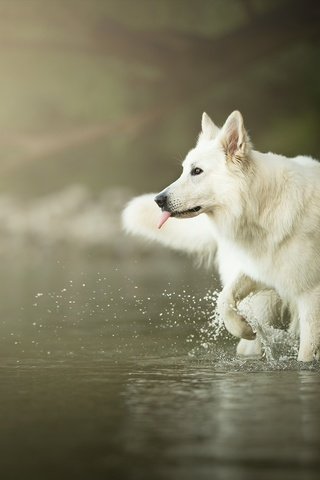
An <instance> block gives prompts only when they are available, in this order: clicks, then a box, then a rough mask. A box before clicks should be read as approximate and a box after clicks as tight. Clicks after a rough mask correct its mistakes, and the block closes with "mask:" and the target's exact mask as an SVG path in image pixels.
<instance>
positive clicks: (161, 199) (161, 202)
mask: <svg viewBox="0 0 320 480" xmlns="http://www.w3.org/2000/svg"><path fill="white" fill-rule="evenodd" d="M167 200H168V197H167V195H165V194H163V193H159V195H157V196H156V197H155V199H154V201H155V202H156V204H157V205H158V206H159V207H160V208H162V209H164V210H165V208H166V206H167Z"/></svg>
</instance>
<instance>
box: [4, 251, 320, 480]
mask: <svg viewBox="0 0 320 480" xmlns="http://www.w3.org/2000/svg"><path fill="white" fill-rule="evenodd" d="M161 255H162V253H160V254H159V256H158V255H153V259H152V260H151V258H148V257H145V258H143V259H141V260H140V262H138V263H137V262H136V261H129V259H128V258H124V259H122V260H120V259H119V261H118V264H117V266H115V262H114V261H113V262H111V261H110V259H109V258H108V257H104V256H103V255H101V253H100V254H98V253H97V252H93V251H92V252H88V251H86V252H84V251H81V252H79V251H76V250H74V249H73V250H70V249H68V248H67V247H65V248H63V249H62V248H55V249H53V248H50V249H49V248H48V249H46V248H42V249H35V248H30V249H28V250H27V249H26V248H24V249H23V250H19V249H18V248H16V249H13V248H11V249H8V250H6V251H5V252H3V254H2V269H1V272H0V277H1V278H0V280H1V285H2V301H1V304H0V311H1V352H0V356H1V368H0V376H1V377H0V381H1V395H0V417H1V418H0V424H1V435H0V443H1V450H0V452H1V453H0V457H1V466H2V472H5V474H6V475H4V478H13V479H16V478H25V479H29V478H30V479H31V478H32V479H38V478H39V479H43V478H45V479H46V480H47V479H49V480H50V479H51V478H52V479H53V478H54V479H56V478H62V479H64V478H65V479H70V478H79V479H82V478H83V479H88V478H90V479H95V478H97V479H100V478H112V479H117V478H119V479H120V478H121V479H122V478H124V479H148V480H149V479H150V478H152V479H158V478H159V479H169V480H170V479H175V480H176V479H180V478H181V479H190V480H191V479H192V480H193V479H195V478H199V479H212V478H217V479H219V478H221V479H229V478H232V479H233V478H235V479H239V478H240V479H241V478H243V479H246V480H247V479H251V478H252V479H256V478H259V479H264V478H265V479H267V478H281V479H287V478H288V479H290V480H295V479H309V478H310V479H313V478H317V476H318V471H319V466H320V465H319V459H318V452H319V447H320V429H319V428H318V426H319V423H320V406H319V405H320V404H319V401H318V399H319V394H320V382H319V365H316V364H312V365H302V366H301V365H299V364H298V362H296V360H292V359H291V360H289V359H286V357H285V356H282V357H279V358H280V359H274V360H271V361H269V360H268V361H267V360H265V359H262V360H244V359H238V358H235V356H234V352H235V342H234V341H233V340H232V339H231V338H230V337H229V336H228V335H227V334H226V333H225V332H224V331H223V330H220V331H217V329H216V326H215V325H212V323H211V322H212V318H213V307H212V299H213V298H214V293H212V292H214V290H215V288H217V286H218V285H217V283H214V281H213V280H212V288H211V292H209V293H208V292H207V288H208V284H209V281H210V278H208V276H209V274H205V273H203V272H197V271H195V270H194V269H192V267H190V268H189V267H187V266H186V265H185V264H184V261H183V259H177V258H176V257H169V258H170V261H168V257H167V258H166V261H164V259H165V257H164V256H161ZM163 255H165V254H163ZM155 271H156V272H157V275H155ZM168 279H169V281H168ZM204 292H205V293H204ZM281 338H283V340H285V337H281ZM282 347H283V348H282V350H285V349H286V345H285V343H284V344H283V345H282ZM17 459H18V461H17Z"/></svg>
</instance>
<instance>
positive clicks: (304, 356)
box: [298, 346, 320, 362]
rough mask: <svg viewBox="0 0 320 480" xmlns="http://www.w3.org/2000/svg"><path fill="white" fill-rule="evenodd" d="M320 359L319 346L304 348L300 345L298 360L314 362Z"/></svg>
mask: <svg viewBox="0 0 320 480" xmlns="http://www.w3.org/2000/svg"><path fill="white" fill-rule="evenodd" d="M319 360H320V347H318V348H316V349H315V348H312V347H310V348H306V347H304V348H303V347H301V346H300V349H299V353H298V362H315V361H319Z"/></svg>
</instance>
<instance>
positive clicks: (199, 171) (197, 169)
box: [191, 167, 203, 175]
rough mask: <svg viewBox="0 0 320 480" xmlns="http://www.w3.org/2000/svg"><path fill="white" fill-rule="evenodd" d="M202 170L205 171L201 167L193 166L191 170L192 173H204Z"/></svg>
mask: <svg viewBox="0 0 320 480" xmlns="http://www.w3.org/2000/svg"><path fill="white" fill-rule="evenodd" d="M202 172H203V170H201V168H199V167H196V168H193V169H192V170H191V175H200V173H202Z"/></svg>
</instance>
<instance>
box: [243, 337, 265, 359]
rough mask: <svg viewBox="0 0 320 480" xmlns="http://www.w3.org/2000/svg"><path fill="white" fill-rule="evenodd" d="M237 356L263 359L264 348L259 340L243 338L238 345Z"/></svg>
mask: <svg viewBox="0 0 320 480" xmlns="http://www.w3.org/2000/svg"><path fill="white" fill-rule="evenodd" d="M237 355H240V356H242V357H261V355H262V348H261V342H260V340H259V338H256V339H255V340H246V339H244V338H242V339H241V340H240V342H239V343H238V345H237Z"/></svg>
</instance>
